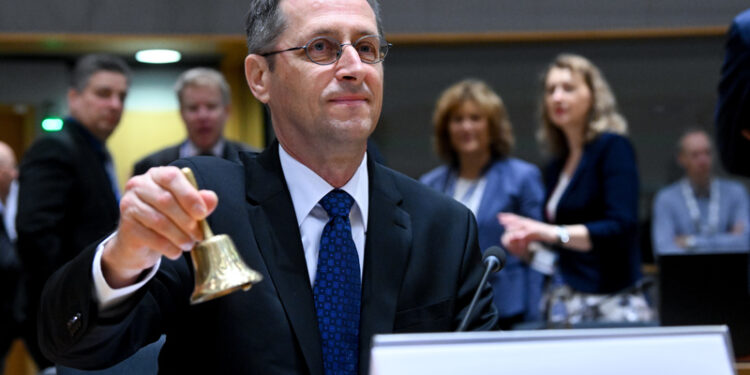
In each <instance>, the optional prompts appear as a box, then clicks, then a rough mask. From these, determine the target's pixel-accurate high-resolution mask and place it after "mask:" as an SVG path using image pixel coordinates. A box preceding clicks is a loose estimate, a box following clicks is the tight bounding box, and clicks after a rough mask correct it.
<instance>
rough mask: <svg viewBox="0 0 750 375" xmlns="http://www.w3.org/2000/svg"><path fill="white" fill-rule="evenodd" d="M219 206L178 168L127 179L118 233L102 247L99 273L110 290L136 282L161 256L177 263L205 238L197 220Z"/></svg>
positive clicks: (160, 168) (154, 170) (214, 197)
mask: <svg viewBox="0 0 750 375" xmlns="http://www.w3.org/2000/svg"><path fill="white" fill-rule="evenodd" d="M217 202H218V198H217V197H216V194H215V193H214V192H212V191H209V190H201V191H198V190H197V189H195V188H194V187H193V186H192V185H191V184H190V182H189V181H188V180H187V178H185V176H184V175H183V174H182V172H181V171H180V170H179V169H178V168H176V167H157V168H151V169H150V170H149V171H148V172H147V173H146V174H143V175H140V176H135V177H133V178H131V179H130V180H129V181H128V183H127V185H126V186H125V194H124V195H123V196H122V199H121V200H120V223H119V225H118V228H117V234H116V235H115V236H114V237H113V238H112V239H111V240H110V241H109V242H107V244H106V245H105V247H104V251H103V253H102V272H103V274H104V278H105V279H106V281H107V283H108V284H109V286H110V287H112V288H122V287H125V286H128V285H131V284H134V283H135V282H136V281H137V280H138V277H139V276H140V274H141V273H142V272H143V271H144V270H147V269H149V268H151V267H153V266H154V264H156V261H157V260H158V259H159V258H161V256H162V255H164V256H166V257H167V258H170V259H173V260H174V259H177V258H179V257H180V256H181V255H182V252H183V251H189V250H190V249H192V248H193V245H194V244H195V242H196V241H200V240H202V239H203V233H202V232H201V230H200V226H199V225H198V221H199V220H202V219H204V218H206V216H208V215H209V214H210V213H211V212H212V211H213V210H214V209H215V208H216V204H217Z"/></svg>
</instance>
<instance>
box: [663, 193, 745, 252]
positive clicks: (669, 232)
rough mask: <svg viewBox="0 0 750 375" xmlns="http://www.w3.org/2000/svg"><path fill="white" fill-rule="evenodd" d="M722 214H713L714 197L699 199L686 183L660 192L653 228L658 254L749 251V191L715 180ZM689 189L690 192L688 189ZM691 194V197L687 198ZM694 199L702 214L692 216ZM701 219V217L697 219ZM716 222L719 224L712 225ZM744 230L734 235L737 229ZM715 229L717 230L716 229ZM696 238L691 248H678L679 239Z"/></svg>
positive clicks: (719, 212)
mask: <svg viewBox="0 0 750 375" xmlns="http://www.w3.org/2000/svg"><path fill="white" fill-rule="evenodd" d="M713 185H714V186H716V190H718V197H716V196H715V195H714V194H715V192H714V191H713V189H712V191H711V195H713V199H717V198H718V199H717V201H718V202H717V206H718V213H715V214H712V213H711V208H710V206H711V199H712V197H711V196H698V197H696V196H695V194H694V192H693V189H692V187H689V186H690V185H689V184H687V183H686V180H684V179H683V180H680V181H678V182H675V183H674V184H672V185H669V186H667V187H665V188H663V189H661V190H660V191H659V193H658V194H657V196H656V199H655V200H654V215H653V219H652V220H653V221H652V229H651V240H652V242H653V247H654V254H655V255H664V254H682V253H685V252H687V251H695V252H711V251H747V250H748V248H749V247H750V230H749V229H750V228H748V198H747V192H746V191H745V188H744V187H743V186H742V185H741V184H739V183H737V182H734V181H729V180H724V179H715V180H714V184H713ZM686 188H687V191H684V189H686ZM686 194H689V195H690V196H689V197H686ZM691 198H692V199H694V202H695V203H696V206H697V209H698V215H696V214H695V213H693V214H691V210H690V205H691V203H690V200H691ZM696 216H697V218H696ZM712 221H714V222H715V223H711V222H712ZM738 226H739V227H741V231H740V232H738V233H733V232H734V228H735V227H738ZM714 227H715V228H714ZM677 236H692V237H693V238H694V243H693V244H692V246H690V247H689V248H683V247H680V246H678V245H677V243H676V242H675V237H677Z"/></svg>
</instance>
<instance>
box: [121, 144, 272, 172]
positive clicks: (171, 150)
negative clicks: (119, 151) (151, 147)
mask: <svg viewBox="0 0 750 375" xmlns="http://www.w3.org/2000/svg"><path fill="white" fill-rule="evenodd" d="M183 143H184V142H183ZM183 143H179V144H176V145H174V146H171V147H167V148H164V149H161V150H159V151H156V152H154V153H152V154H149V155H148V156H146V157H144V158H143V159H141V160H139V161H138V162H137V163H135V166H134V167H133V176H137V175H139V174H144V173H146V172H147V171H148V170H149V169H150V168H152V167H160V166H164V165H169V163H171V162H173V161H175V160H177V159H179V158H180V147H181V146H182V145H183ZM243 151H251V152H258V151H259V150H257V149H255V148H254V147H251V146H248V145H246V144H244V143H240V142H234V141H230V140H228V139H225V140H224V153H223V154H222V155H221V157H222V158H224V159H227V160H232V161H239V158H238V157H239V156H238V155H239V153H240V152H243Z"/></svg>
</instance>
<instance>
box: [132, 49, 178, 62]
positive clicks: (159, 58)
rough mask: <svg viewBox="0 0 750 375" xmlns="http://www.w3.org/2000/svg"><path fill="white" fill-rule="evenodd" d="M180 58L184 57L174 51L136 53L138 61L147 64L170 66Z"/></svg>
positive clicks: (142, 51) (158, 50)
mask: <svg viewBox="0 0 750 375" xmlns="http://www.w3.org/2000/svg"><path fill="white" fill-rule="evenodd" d="M180 58H182V55H181V54H180V53H179V52H177V51H175V50H173V49H144V50H140V51H138V52H136V53H135V59H136V61H138V62H142V63H146V64H169V63H174V62H178V61H180Z"/></svg>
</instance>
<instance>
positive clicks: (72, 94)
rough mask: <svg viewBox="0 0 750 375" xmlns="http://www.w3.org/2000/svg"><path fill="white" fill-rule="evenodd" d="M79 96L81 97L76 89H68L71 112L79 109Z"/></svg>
mask: <svg viewBox="0 0 750 375" xmlns="http://www.w3.org/2000/svg"><path fill="white" fill-rule="evenodd" d="M79 96H80V93H79V92H78V91H77V90H76V89H74V88H72V87H71V88H69V89H68V97H67V98H68V108H70V109H71V111H74V110H77V109H78V105H77V103H78V100H77V99H78V97H79ZM71 114H72V113H71Z"/></svg>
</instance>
